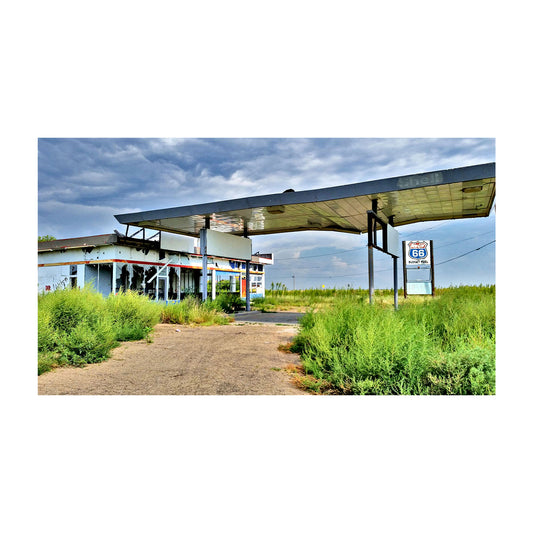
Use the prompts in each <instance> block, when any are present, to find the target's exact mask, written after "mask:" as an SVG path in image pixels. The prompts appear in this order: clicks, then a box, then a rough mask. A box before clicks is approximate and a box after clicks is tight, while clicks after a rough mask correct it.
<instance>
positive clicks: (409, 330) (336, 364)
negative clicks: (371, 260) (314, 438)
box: [292, 286, 496, 394]
mask: <svg viewBox="0 0 533 533" xmlns="http://www.w3.org/2000/svg"><path fill="white" fill-rule="evenodd" d="M362 292H363V291H361V294H357V291H354V292H353V293H352V294H348V293H347V292H346V293H345V294H343V295H337V298H336V301H335V305H334V306H329V307H326V308H323V309H320V310H318V311H316V312H313V311H309V312H308V313H307V314H306V315H305V317H304V319H303V320H302V324H301V326H302V327H301V331H300V333H299V334H298V335H297V336H296V338H295V340H294V343H293V345H292V350H293V351H295V352H298V353H300V354H301V357H302V363H303V367H304V370H305V372H306V374H307V376H304V378H303V379H302V381H303V383H304V385H306V386H307V387H309V388H312V389H314V390H315V391H317V392H322V393H324V392H333V393H342V394H494V393H495V377H496V368H495V361H496V357H495V355H496V354H495V287H494V286H490V287H483V286H480V287H457V288H451V289H441V290H440V291H438V296H436V297H435V298H409V299H408V300H407V301H405V302H402V305H401V307H400V309H399V310H398V311H394V308H393V307H392V305H391V301H389V295H388V294H384V295H381V298H380V299H377V301H376V303H375V304H374V305H372V306H371V305H368V300H367V297H366V295H364V294H363V293H362Z"/></svg>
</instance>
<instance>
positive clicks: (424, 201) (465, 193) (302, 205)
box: [115, 163, 496, 237]
mask: <svg viewBox="0 0 533 533" xmlns="http://www.w3.org/2000/svg"><path fill="white" fill-rule="evenodd" d="M495 195H496V164H495V163H485V164H481V165H474V166H469V167H460V168H454V169H448V170H437V171H434V172H425V173H422V174H412V175H408V176H399V177H393V178H385V179H379V180H374V181H365V182H360V183H353V184H350V185H340V186H337V187H328V188H325V189H315V190H308V191H297V192H294V191H286V192H283V193H281V194H267V195H263V196H250V197H247V198H239V199H236V200H223V201H218V202H210V203H205V204H197V205H188V206H183V207H171V208H167V209H157V210H153V211H140V212H136V213H126V214H121V215H115V218H116V219H117V220H118V221H119V222H120V223H121V224H127V225H132V226H138V227H143V228H149V229H154V230H157V231H159V230H161V231H166V232H170V233H179V234H182V235H188V236H190V237H198V235H199V233H200V230H201V229H203V228H205V227H206V225H207V227H210V228H211V229H212V230H215V231H220V232H225V233H231V234H233V235H244V234H247V235H248V236H253V235H264V234H270V233H284V232H290V231H305V230H314V231H319V230H322V231H343V232H347V233H366V232H367V231H368V228H367V211H368V210H370V209H372V200H377V201H378V211H377V215H378V216H379V217H381V218H382V219H384V220H389V217H391V216H392V217H394V218H393V224H394V226H402V225H404V224H412V223H415V222H424V221H430V220H447V219H458V218H472V217H485V216H488V215H489V213H490V210H491V208H492V205H493V202H494V198H495ZM207 220H208V222H207Z"/></svg>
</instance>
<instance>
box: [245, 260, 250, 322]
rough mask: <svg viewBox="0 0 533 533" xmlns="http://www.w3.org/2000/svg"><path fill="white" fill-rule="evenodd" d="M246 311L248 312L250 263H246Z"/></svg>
mask: <svg viewBox="0 0 533 533" xmlns="http://www.w3.org/2000/svg"><path fill="white" fill-rule="evenodd" d="M246 311H250V261H246Z"/></svg>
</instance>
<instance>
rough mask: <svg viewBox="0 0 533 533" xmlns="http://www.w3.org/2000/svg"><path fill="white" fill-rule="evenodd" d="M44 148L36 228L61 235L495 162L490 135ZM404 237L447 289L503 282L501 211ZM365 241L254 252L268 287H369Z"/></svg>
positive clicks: (385, 261)
mask: <svg viewBox="0 0 533 533" xmlns="http://www.w3.org/2000/svg"><path fill="white" fill-rule="evenodd" d="M38 149H39V164H38V166H39V173H38V209H39V221H38V226H39V227H38V231H39V235H53V236H54V237H56V238H58V239H61V238H68V237H79V236H87V235H95V234H101V233H111V232H112V231H113V230H114V229H118V230H120V231H124V230H125V227H124V226H121V225H120V224H119V223H118V222H117V221H116V219H115V218H114V215H115V214H119V213H129V212H132V211H142V210H149V209H157V208H166V207H174V206H182V205H189V204H196V203H203V202H210V201H216V200H224V199H231V198H241V197H244V196H255V195H260V194H269V193H279V192H282V191H284V190H285V189H287V188H292V189H295V190H297V191H301V190H307V189H316V188H321V187H329V186H334V185H343V184H348V183H356V182H361V181H368V180H375V179H380V178H387V177H393V176H399V175H404V174H411V173H418V172H425V171H431V170H440V169H446V168H454V167H459V166H467V165H474V164H478V163H486V162H490V161H495V142H494V140H493V139H487V138H480V139H478V138H475V139H471V138H469V139H455V138H445V139H430V138H421V139H386V138H383V139H382V138H379V139H344V138H343V139H318V138H311V139H304V138H289V139H276V138H268V139H254V138H244V139H239V138H229V139H118V138H117V139H115V138H114V139H71V138H68V139H48V138H41V139H39V143H38ZM399 231H400V238H402V239H411V238H413V239H433V240H434V246H435V263H436V272H435V277H436V283H437V286H449V285H457V284H478V283H484V284H487V283H495V243H492V244H488V245H487V246H484V245H485V244H487V243H490V242H491V241H494V240H495V213H494V209H493V210H492V213H491V215H490V216H489V217H487V218H483V219H470V220H456V221H439V222H427V223H421V224H414V225H409V226H402V227H401V228H399ZM365 243H366V235H362V236H358V235H350V234H344V233H333V232H331V233H330V232H327V233H324V232H300V233H287V234H278V235H270V236H260V237H255V238H254V239H253V251H254V252H256V251H260V252H273V253H274V254H275V258H276V264H275V266H273V267H271V268H269V269H268V274H267V285H268V286H270V283H272V282H273V283H278V282H279V283H283V284H285V285H286V286H287V287H289V288H293V287H296V288H297V289H299V288H307V287H320V286H322V285H325V286H326V287H334V286H336V287H346V286H348V285H350V286H352V287H354V286H355V287H359V286H360V287H366V286H367V283H368V282H367V255H366V247H365ZM481 246H484V247H483V248H482V249H480V250H478V251H473V250H475V249H476V248H478V247H481ZM470 251H473V252H472V253H468V252H470ZM462 254H467V255H465V256H464V257H462V258H458V259H454V258H455V257H457V256H459V255H462ZM450 259H453V260H452V261H449V260H450ZM439 263H441V264H439ZM391 265H392V261H391V259H390V257H389V256H388V255H385V254H381V253H375V270H376V287H378V288H387V287H392V266H391ZM400 277H401V276H400ZM400 283H401V280H400Z"/></svg>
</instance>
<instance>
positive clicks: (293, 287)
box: [292, 274, 296, 291]
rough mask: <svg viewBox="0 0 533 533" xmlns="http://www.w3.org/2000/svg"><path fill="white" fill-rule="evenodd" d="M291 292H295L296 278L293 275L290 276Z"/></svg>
mask: <svg viewBox="0 0 533 533" xmlns="http://www.w3.org/2000/svg"><path fill="white" fill-rule="evenodd" d="M292 290H293V291H295V290H296V277H295V276H294V274H293V275H292Z"/></svg>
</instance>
